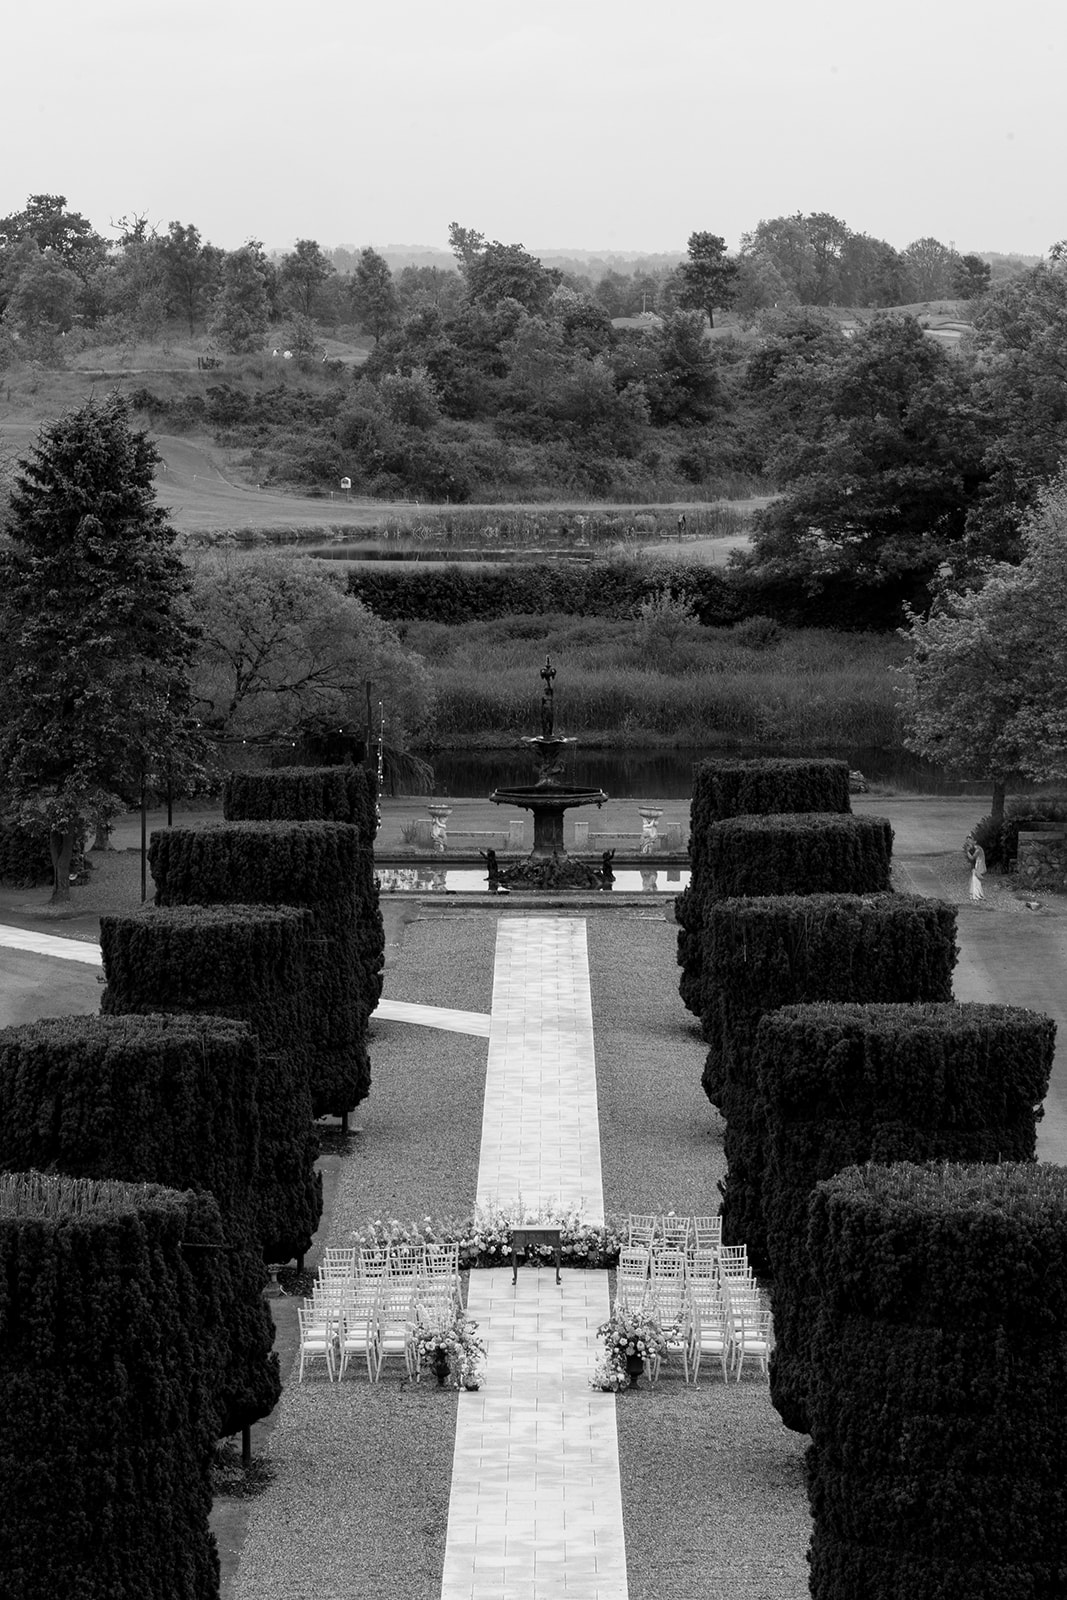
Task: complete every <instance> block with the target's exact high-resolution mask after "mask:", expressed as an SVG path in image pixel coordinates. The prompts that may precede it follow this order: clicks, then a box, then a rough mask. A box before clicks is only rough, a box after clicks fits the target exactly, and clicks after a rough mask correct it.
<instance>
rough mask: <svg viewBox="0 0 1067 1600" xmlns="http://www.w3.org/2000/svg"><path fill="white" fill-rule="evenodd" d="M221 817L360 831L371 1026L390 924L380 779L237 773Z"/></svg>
mask: <svg viewBox="0 0 1067 1600" xmlns="http://www.w3.org/2000/svg"><path fill="white" fill-rule="evenodd" d="M222 814H223V816H224V817H225V818H226V820H227V822H347V823H350V824H351V825H352V826H353V827H355V828H356V829H357V830H358V833H359V840H360V845H361V849H360V851H359V855H358V859H357V866H356V876H355V881H354V883H353V885H352V888H353V890H354V893H355V895H356V927H357V939H358V943H359V960H360V969H361V972H362V979H361V983H360V994H361V996H362V1001H363V1009H364V1011H365V1016H364V1026H366V1022H367V1020H368V1018H369V1017H370V1013H371V1012H372V1011H373V1010H374V1007H375V1006H376V1005H377V1004H378V1001H379V1000H380V998H381V993H382V973H383V970H384V967H385V926H384V924H383V922H382V913H381V906H380V904H379V898H378V880H377V878H376V877H375V875H374V852H373V848H372V846H373V841H374V837H375V835H376V834H377V831H378V780H377V778H376V777H375V775H374V774H373V773H372V772H371V771H369V769H368V768H366V767H356V766H352V765H351V764H347V765H345V766H338V767H289V768H285V769H279V770H275V771H272V772H239V773H232V774H231V775H230V776H229V778H227V780H226V787H225V789H224V791H223V802H222ZM368 1087H369V1079H368Z"/></svg>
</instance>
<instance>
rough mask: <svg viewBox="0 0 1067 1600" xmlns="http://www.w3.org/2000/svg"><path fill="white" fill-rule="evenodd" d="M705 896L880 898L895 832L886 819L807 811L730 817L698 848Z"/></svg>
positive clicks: (886, 881)
mask: <svg viewBox="0 0 1067 1600" xmlns="http://www.w3.org/2000/svg"><path fill="white" fill-rule="evenodd" d="M702 853H703V872H702V877H701V887H702V891H703V893H704V895H705V897H706V899H719V900H723V899H728V898H737V897H739V896H743V895H768V894H884V893H885V892H886V891H887V890H888V888H889V877H890V871H891V867H892V856H893V829H892V827H891V826H890V823H889V819H888V818H887V817H853V816H841V815H840V814H839V813H837V812H826V811H811V812H800V813H796V812H794V813H792V814H786V815H780V814H773V815H770V816H762V817H760V816H757V817H752V816H746V817H728V818H727V819H726V820H725V821H723V822H713V823H712V824H711V826H710V827H709V828H708V830H707V833H706V835H705V838H704V844H703V852H702Z"/></svg>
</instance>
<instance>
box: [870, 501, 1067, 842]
mask: <svg viewBox="0 0 1067 1600" xmlns="http://www.w3.org/2000/svg"><path fill="white" fill-rule="evenodd" d="M1023 546H1024V551H1025V553H1024V556H1023V559H1022V561H1021V562H1020V563H1019V565H1018V566H1011V565H1009V564H1008V563H1006V562H1001V563H999V564H998V565H997V566H995V567H993V568H992V569H991V570H990V572H989V574H988V576H987V578H986V581H985V582H984V583H983V584H982V585H981V586H980V587H978V588H974V589H969V590H965V591H963V592H955V591H950V592H947V593H945V594H944V595H942V596H941V597H940V599H939V601H938V603H937V604H936V605H935V607H934V608H933V609H932V610H931V612H930V614H929V615H928V616H925V617H924V616H917V615H915V614H914V613H913V614H912V615H911V616H910V617H909V626H908V628H907V629H906V630H903V631H904V637H905V638H906V639H907V640H908V642H909V644H910V645H911V655H910V658H909V659H908V661H907V662H906V663H905V666H904V667H903V669H902V683H901V697H900V698H901V712H902V715H903V719H904V729H905V732H904V744H905V747H906V748H907V749H909V750H914V751H915V752H916V754H918V755H921V756H925V757H926V758H927V759H928V760H930V761H934V762H937V763H938V764H939V765H940V766H945V767H950V768H955V769H956V770H960V771H964V772H967V773H973V774H974V775H976V776H983V777H987V778H989V779H990V780H991V782H992V785H993V815H994V816H995V817H999V816H1001V815H1003V811H1004V796H1005V792H1006V790H1007V788H1008V786H1009V785H1010V784H1011V783H1012V781H1013V780H1018V779H1019V778H1020V777H1022V778H1028V779H1032V780H1035V781H1045V780H1057V781H1059V780H1062V779H1064V778H1067V696H1065V694H1064V684H1065V683H1067V477H1065V476H1063V475H1061V476H1060V477H1059V478H1058V479H1057V480H1056V482H1055V483H1053V484H1052V485H1050V486H1049V487H1048V488H1047V489H1046V490H1045V491H1044V492H1043V493H1042V494H1041V495H1040V496H1039V498H1038V500H1037V503H1036V505H1035V507H1034V509H1033V511H1032V512H1031V514H1030V516H1029V517H1028V519H1027V521H1026V523H1025V526H1024V528H1023Z"/></svg>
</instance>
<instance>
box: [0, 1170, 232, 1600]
mask: <svg viewBox="0 0 1067 1600" xmlns="http://www.w3.org/2000/svg"><path fill="white" fill-rule="evenodd" d="M220 1243H221V1227H220V1224H219V1216H218V1210H217V1208H216V1206H215V1203H214V1201H213V1200H212V1199H211V1197H210V1196H209V1195H195V1194H191V1193H188V1194H177V1193H175V1192H174V1191H172V1190H169V1189H165V1188H161V1187H158V1186H155V1185H145V1186H143V1187H140V1186H133V1185H128V1184H117V1183H103V1184H101V1183H93V1182H91V1181H87V1180H83V1179H71V1178H62V1177H41V1176H40V1175H39V1174H32V1173H31V1174H17V1175H6V1176H4V1177H0V1284H2V1285H3V1294H2V1295H0V1482H2V1483H3V1486H4V1492H3V1494H2V1495H0V1573H2V1574H3V1577H2V1580H0V1586H2V1589H3V1594H4V1597H5V1600H40V1597H41V1596H42V1595H67V1596H70V1597H71V1600H215V1597H217V1595H218V1593H219V1566H218V1556H217V1552H216V1548H215V1540H214V1537H213V1535H212V1534H211V1532H210V1530H209V1526H208V1516H209V1513H210V1510H211V1488H210V1482H209V1471H208V1468H209V1459H210V1448H211V1444H212V1441H213V1439H214V1437H215V1434H216V1428H217V1417H216V1413H215V1411H214V1405H213V1387H214V1386H213V1383H212V1368H213V1366H214V1364H215V1362H216V1360H217V1349H216V1347H215V1346H214V1344H213V1342H212V1340H211V1338H210V1337H209V1334H208V1330H209V1329H211V1327H212V1326H213V1318H214V1319H215V1320H214V1326H215V1327H216V1328H217V1326H218V1320H217V1313H218V1310H219V1308H218V1307H217V1306H215V1307H212V1306H211V1305H210V1303H209V1297H210V1292H211V1287H212V1283H211V1279H210V1277H209V1276H204V1275H203V1274H202V1273H201V1270H200V1269H201V1265H202V1258H203V1257H204V1256H206V1255H208V1254H209V1253H210V1252H209V1251H194V1250H189V1249H188V1247H190V1246H192V1245H202V1244H207V1245H218V1244H220Z"/></svg>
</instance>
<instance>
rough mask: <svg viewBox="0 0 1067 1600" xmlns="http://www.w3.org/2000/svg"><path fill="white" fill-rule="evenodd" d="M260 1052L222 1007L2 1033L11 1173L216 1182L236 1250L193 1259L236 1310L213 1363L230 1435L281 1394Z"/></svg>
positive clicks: (1, 1154)
mask: <svg viewBox="0 0 1067 1600" xmlns="http://www.w3.org/2000/svg"><path fill="white" fill-rule="evenodd" d="M259 1076H260V1060H259V1049H258V1045H257V1042H256V1038H255V1035H254V1034H253V1033H252V1032H251V1030H250V1029H249V1027H248V1026H247V1024H245V1023H243V1022H232V1021H230V1020H228V1019H225V1018H221V1017H201V1016H188V1017H186V1016H158V1017H152V1016H106V1017H52V1018H47V1019H46V1020H44V1021H42V1022H35V1023H31V1024H29V1025H27V1026H25V1027H18V1028H7V1029H4V1030H3V1031H0V1171H4V1172H20V1171H28V1170H30V1169H31V1168H32V1169H34V1170H37V1171H42V1172H51V1171H55V1172H62V1173H66V1174H68V1175H69V1176H71V1177H78V1178H101V1179H120V1180H122V1181H126V1182H131V1183H159V1184H164V1185H166V1187H168V1188H171V1189H179V1190H184V1189H196V1190H207V1191H210V1193H211V1194H212V1195H213V1196H214V1199H215V1201H216V1202H217V1204H218V1207H219V1213H220V1216H221V1218H222V1223H223V1228H224V1230H225V1239H226V1243H227V1245H228V1247H229V1248H228V1249H226V1250H224V1251H215V1252H206V1253H205V1254H204V1255H203V1258H202V1259H200V1260H198V1261H197V1263H195V1265H196V1266H197V1269H198V1271H200V1272H201V1273H202V1274H210V1275H213V1276H214V1278H215V1280H216V1290H215V1292H216V1295H217V1298H218V1300H219V1301H220V1303H221V1304H222V1305H223V1306H224V1307H225V1314H224V1317H223V1330H222V1337H223V1345H224V1349H223V1352H222V1355H221V1358H220V1364H219V1366H218V1368H217V1371H216V1378H217V1382H218V1391H219V1393H218V1403H219V1408H220V1413H221V1423H220V1430H221V1432H222V1434H224V1435H228V1434H231V1433H236V1432H237V1431H238V1429H240V1428H242V1427H244V1426H246V1425H249V1424H251V1423H253V1422H256V1421H257V1420H258V1419H259V1418H260V1417H265V1416H267V1415H269V1413H270V1412H271V1411H272V1410H273V1409H274V1406H275V1405H276V1404H277V1401H278V1398H279V1395H280V1393H281V1384H280V1381H279V1375H278V1360H277V1357H276V1356H275V1355H273V1354H272V1350H271V1347H272V1345H273V1343H274V1321H273V1318H272V1317H271V1314H270V1310H269V1308H268V1307H267V1305H266V1302H265V1301H264V1299H263V1294H262V1290H263V1284H264V1279H265V1274H264V1270H263V1257H262V1252H261V1251H260V1250H259V1248H258V1243H257V1236H256V1230H255V1222H256V1218H255V1212H254V1202H255V1192H256V1182H257V1173H258V1170H259V1108H258V1105H257V1094H258V1092H259Z"/></svg>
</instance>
